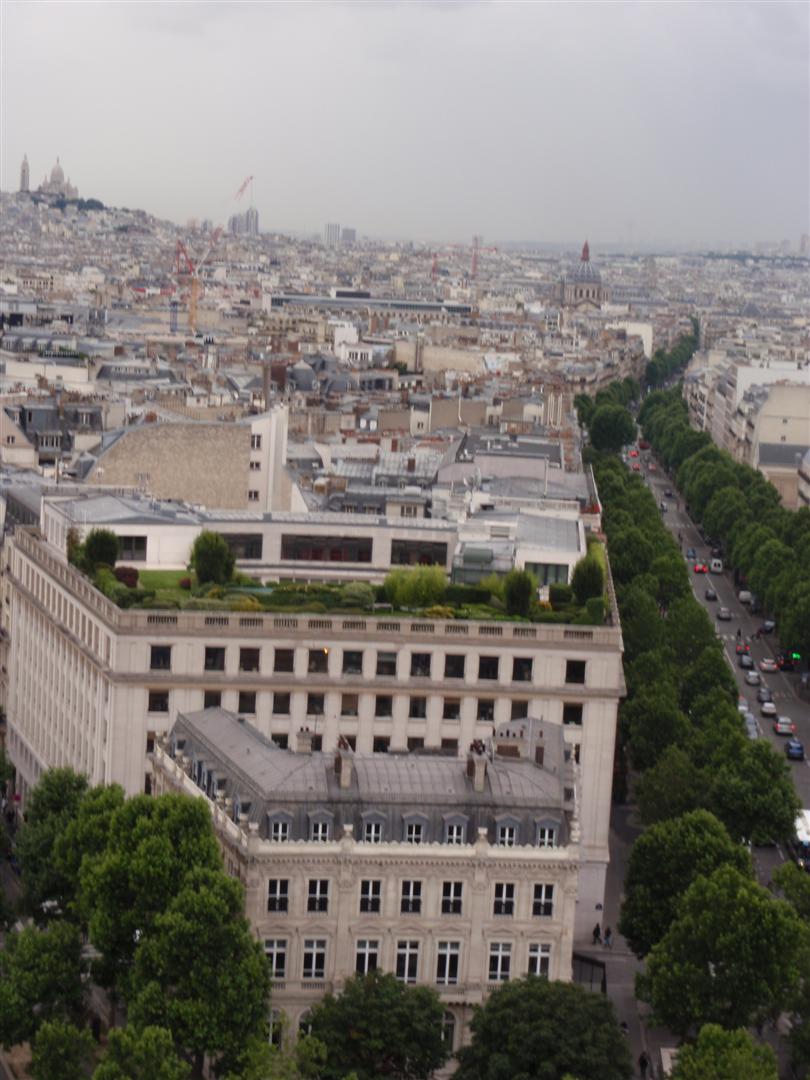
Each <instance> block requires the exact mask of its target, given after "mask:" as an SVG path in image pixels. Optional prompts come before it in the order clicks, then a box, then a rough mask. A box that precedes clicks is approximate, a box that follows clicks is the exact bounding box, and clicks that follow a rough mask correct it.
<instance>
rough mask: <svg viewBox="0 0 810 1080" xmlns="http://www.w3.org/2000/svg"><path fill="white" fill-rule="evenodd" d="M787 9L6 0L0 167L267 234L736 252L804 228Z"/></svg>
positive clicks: (802, 77) (803, 138)
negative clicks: (237, 216) (61, 175)
mask: <svg viewBox="0 0 810 1080" xmlns="http://www.w3.org/2000/svg"><path fill="white" fill-rule="evenodd" d="M809 31H810V20H809V15H808V7H807V5H805V4H801V3H781V4H780V3H768V4H759V3H749V4H734V5H731V4H612V3H611V4H599V5H597V4H567V5H552V4H542V5H541V4H486V3H456V4H454V3H425V4H385V5H365V4H351V3H340V4H328V5H327V4H306V5H304V4H284V3H280V4H239V3H234V4H218V3H212V4H180V3H158V4H127V3H123V4H108V5H99V4H90V3H73V4H40V3H27V2H26V3H19V2H15V0H6V2H4V3H3V5H2V112H1V114H0V126H2V144H1V146H0V150H1V151H2V163H1V164H2V171H1V175H0V180H1V182H2V188H3V190H4V191H9V190H15V189H16V186H17V182H18V177H19V168H20V162H21V160H22V158H23V154H27V155H28V159H29V161H30V163H31V178H32V182H33V183H34V184H36V183H39V181H40V180H41V178H42V176H43V175H45V174H46V173H47V172H48V171H49V170H50V168H51V167H52V165H53V163H54V160H55V158H56V156H57V155H60V157H61V162H62V165H63V166H64V168H65V171H66V173H68V174H69V175H70V177H71V179H72V181H73V183H74V184H77V185H78V186H79V188H80V189H81V191H82V194H84V195H88V196H95V197H97V198H99V199H101V200H103V201H104V202H105V203H107V204H109V205H117V206H131V207H141V208H143V209H145V210H147V211H148V212H149V213H152V214H156V215H158V216H162V217H166V218H169V219H171V220H174V221H177V222H185V221H186V220H188V219H189V218H193V217H196V218H208V219H211V220H213V221H215V222H218V221H224V219H225V218H226V217H227V215H228V213H230V212H231V210H230V209H229V208H231V207H232V200H233V194H234V191H235V190H236V188H237V187H238V186H239V184H240V182H241V180H242V179H243V177H245V176H246V175H248V174H252V175H253V176H254V177H255V181H254V188H253V199H254V203H255V206H256V207H257V209H258V211H259V213H260V215H261V221H262V228H263V229H270V230H291V231H306V232H315V231H320V230H321V229H322V228H323V223H324V222H325V221H331V220H334V221H341V222H352V223H354V224H355V225H356V226H357V228H358V231H359V232H360V233H362V234H364V235H376V236H383V237H410V238H413V239H424V240H465V241H467V242H469V237H470V236H471V235H472V234H473V233H477V234H482V235H484V236H485V237H486V238H487V239H488V240H489V241H492V242H497V241H548V242H557V243H559V242H567V241H574V240H580V241H581V238H584V237H585V236H588V237H589V238H590V240H591V241H592V243H595V244H597V245H599V244H610V243H619V244H622V245H624V246H627V247H634V246H638V247H649V246H655V245H659V246H662V247H665V246H667V245H670V246H672V245H677V246H681V247H683V246H688V245H695V246H698V245H704V246H713V245H718V246H720V245H737V244H739V245H746V244H752V243H754V242H756V241H759V240H768V241H777V242H778V241H781V240H782V239H789V240H790V242H791V245H792V246H793V247H795V246H796V245H797V243H798V238H799V237H800V235H801V234H802V233H806V232H808V228H809V226H808V190H809V189H810V176H809V174H808V163H809V162H810V153H809V152H808V132H809V131H810V84H809V82H808V65H809V64H810V33H809Z"/></svg>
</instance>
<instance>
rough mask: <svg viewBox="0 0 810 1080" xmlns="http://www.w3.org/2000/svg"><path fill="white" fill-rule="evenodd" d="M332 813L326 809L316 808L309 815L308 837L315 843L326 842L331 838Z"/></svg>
mask: <svg viewBox="0 0 810 1080" xmlns="http://www.w3.org/2000/svg"><path fill="white" fill-rule="evenodd" d="M333 821H334V815H333V814H331V813H330V812H329V811H328V810H316V811H315V812H314V813H312V814H310V815H309V838H310V840H313V841H315V842H316V843H326V842H327V840H331V839H332V822H333Z"/></svg>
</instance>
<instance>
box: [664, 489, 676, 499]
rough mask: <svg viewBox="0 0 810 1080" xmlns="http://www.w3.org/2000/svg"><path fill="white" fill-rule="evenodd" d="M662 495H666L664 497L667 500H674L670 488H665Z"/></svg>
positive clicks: (673, 494)
mask: <svg viewBox="0 0 810 1080" xmlns="http://www.w3.org/2000/svg"><path fill="white" fill-rule="evenodd" d="M664 494H665V495H666V497H667V498H668V499H674V498H675V492H674V491H673V490H672V488H666V489H665V491H664Z"/></svg>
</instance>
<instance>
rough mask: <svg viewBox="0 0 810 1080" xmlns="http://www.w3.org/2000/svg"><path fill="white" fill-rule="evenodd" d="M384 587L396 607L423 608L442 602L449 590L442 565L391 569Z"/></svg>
mask: <svg viewBox="0 0 810 1080" xmlns="http://www.w3.org/2000/svg"><path fill="white" fill-rule="evenodd" d="M383 588H384V589H385V595H386V597H387V599H388V601H389V602H390V603H391V604H393V606H394V607H395V608H422V607H431V606H432V605H433V604H440V603H441V602H442V600H443V599H444V594H445V593H446V592H447V575H446V574H445V572H444V569H443V568H442V567H441V566H416V567H413V569H409V570H391V571H390V572H389V573H388V574H387V575H386V578H385V583H384V586H383Z"/></svg>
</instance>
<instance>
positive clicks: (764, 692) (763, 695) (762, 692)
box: [757, 686, 773, 703]
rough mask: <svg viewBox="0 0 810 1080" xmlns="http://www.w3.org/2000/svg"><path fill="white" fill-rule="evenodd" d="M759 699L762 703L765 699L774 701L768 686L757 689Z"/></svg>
mask: <svg viewBox="0 0 810 1080" xmlns="http://www.w3.org/2000/svg"><path fill="white" fill-rule="evenodd" d="M757 701H759V702H760V703H762V702H765V701H773V694H772V693H771V692H770V690H769V689H768V687H767V686H760V688H759V690H757Z"/></svg>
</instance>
